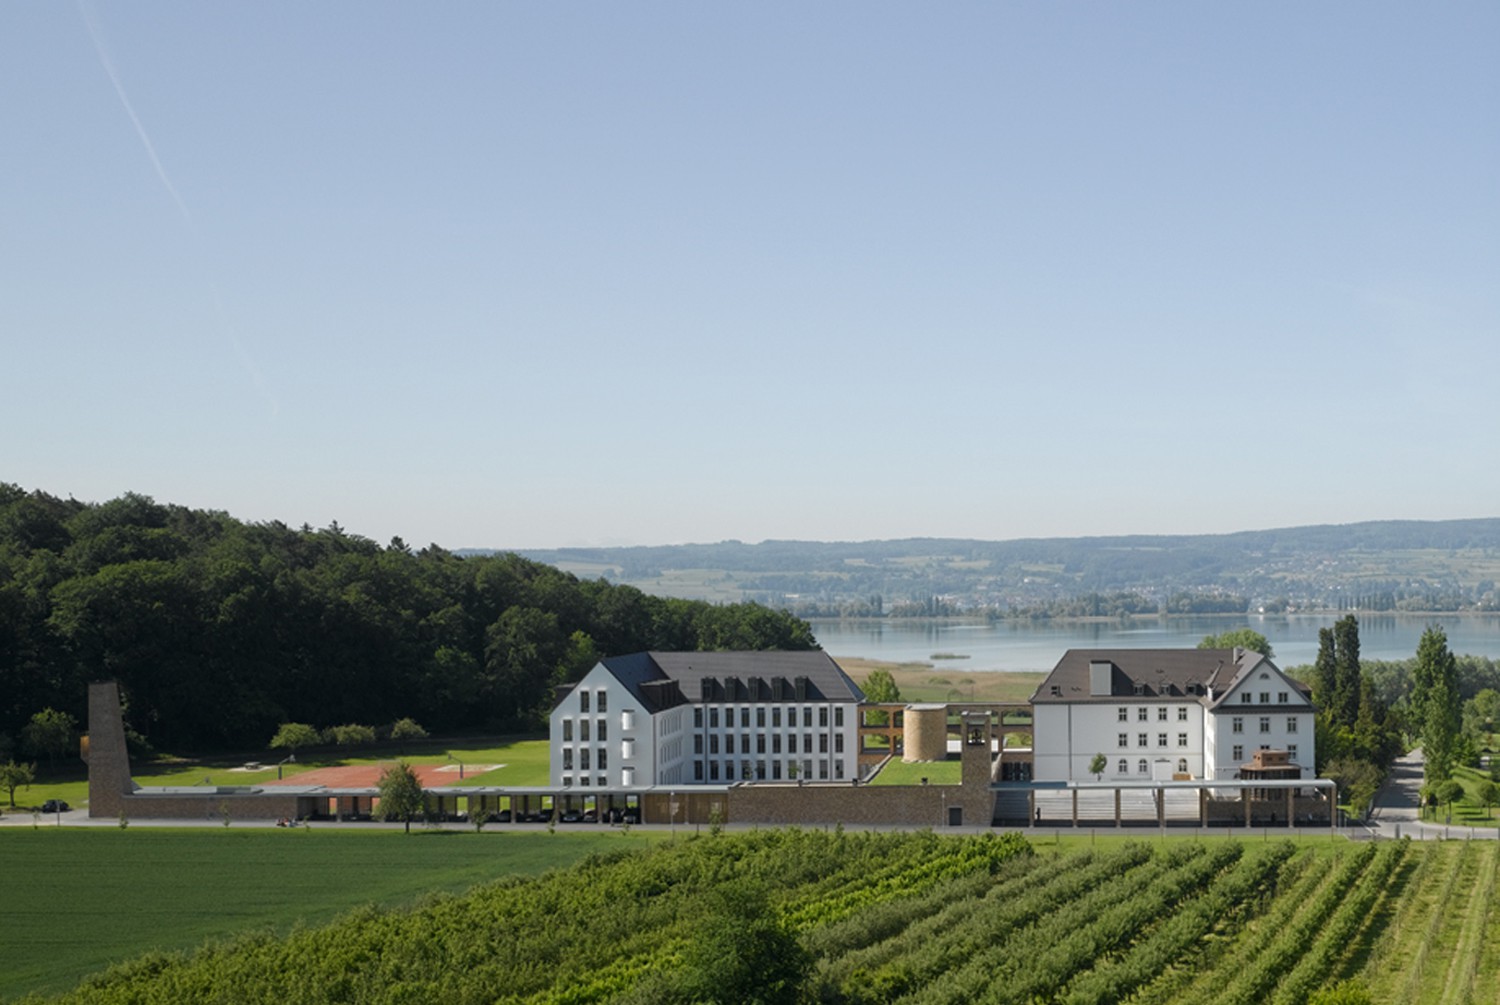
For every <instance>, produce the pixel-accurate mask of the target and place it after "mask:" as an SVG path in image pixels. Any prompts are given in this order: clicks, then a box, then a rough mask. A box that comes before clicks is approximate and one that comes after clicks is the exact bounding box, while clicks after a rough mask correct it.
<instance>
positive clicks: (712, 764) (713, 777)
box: [708, 761, 719, 782]
mask: <svg viewBox="0 0 1500 1005" xmlns="http://www.w3.org/2000/svg"><path fill="white" fill-rule="evenodd" d="M708 780H709V781H710V782H717V781H718V780H719V762H718V761H709V762H708Z"/></svg>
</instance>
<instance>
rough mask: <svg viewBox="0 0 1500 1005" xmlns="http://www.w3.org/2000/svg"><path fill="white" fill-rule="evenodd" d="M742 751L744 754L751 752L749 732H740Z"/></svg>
mask: <svg viewBox="0 0 1500 1005" xmlns="http://www.w3.org/2000/svg"><path fill="white" fill-rule="evenodd" d="M740 753H742V754H748V753H750V734H749V733H741V734H740Z"/></svg>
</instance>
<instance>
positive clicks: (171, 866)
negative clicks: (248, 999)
mask: <svg viewBox="0 0 1500 1005" xmlns="http://www.w3.org/2000/svg"><path fill="white" fill-rule="evenodd" d="M653 837H659V836H657V835H648V834H646V833H645V832H642V831H634V832H631V833H628V834H625V833H621V832H620V831H618V830H609V831H603V832H596V833H588V834H571V833H563V832H558V833H556V834H548V833H546V832H545V831H540V830H539V831H538V832H536V833H515V832H503V831H497V830H492V831H486V832H485V833H483V834H474V833H468V832H442V831H417V832H413V833H412V834H409V835H407V834H403V833H401V832H399V831H384V830H381V831H355V830H346V829H340V830H335V829H333V828H322V829H320V828H318V827H316V826H314V827H313V828H312V829H311V830H276V829H274V828H267V829H265V830H245V829H240V828H229V829H223V828H215V829H208V830H203V829H175V828H174V829H151V828H147V827H141V826H134V827H131V828H130V829H129V830H123V831H122V830H117V829H96V828H89V829H83V828H78V829H74V828H67V827H63V828H56V827H41V828H37V829H33V828H30V827H25V826H17V825H16V824H10V825H7V826H6V828H5V829H3V830H0V875H4V876H5V877H6V878H7V883H6V886H7V889H6V897H5V909H4V910H3V911H0V946H3V947H4V951H3V952H0V997H3V998H10V997H13V996H17V995H21V994H26V993H28V992H32V991H48V992H51V991H60V990H64V989H66V988H68V987H71V986H72V985H73V984H75V983H76V982H77V981H78V980H79V978H81V977H83V976H84V975H86V974H89V973H92V972H94V971H97V970H100V969H103V968H104V967H106V966H108V965H110V964H111V963H114V962H116V961H119V960H122V959H126V958H128V957H132V956H138V955H140V954H141V953H143V952H146V951H147V950H152V949H164V950H172V949H190V948H193V947H195V946H198V945H200V944H201V943H203V942H204V941H206V940H209V939H219V938H224V937H226V936H230V935H233V934H235V933H238V932H243V931H247V930H257V929H266V928H271V929H275V930H277V931H282V932H284V931H287V930H289V929H290V928H291V927H292V926H294V925H296V924H297V923H299V922H306V923H309V924H319V923H323V922H326V921H329V920H331V919H332V918H334V917H336V916H338V915H340V914H343V913H345V912H347V911H349V910H350V909H352V908H355V907H357V906H359V905H361V904H368V903H377V904H386V905H394V904H402V903H409V902H413V901H415V900H416V899H417V898H419V897H421V896H422V895H424V894H427V893H432V892H458V891H462V890H465V889H468V888H469V887H471V886H474V885H475V884H477V883H482V882H485V881H486V880H491V879H495V878H498V877H501V876H506V875H513V874H534V873H539V872H542V871H544V870H546V869H549V868H553V867H555V866H565V865H570V864H572V863H573V862H576V861H578V860H579V859H581V858H583V857H585V856H587V855H589V854H593V853H595V852H607V851H611V850H616V849H624V848H636V847H641V846H643V845H644V844H645V843H646V842H647V841H648V840H651V839H652V838H653Z"/></svg>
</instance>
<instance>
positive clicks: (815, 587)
mask: <svg viewBox="0 0 1500 1005" xmlns="http://www.w3.org/2000/svg"><path fill="white" fill-rule="evenodd" d="M473 553H483V550H480V549H474V550H473ZM518 554H521V555H523V556H525V557H527V558H531V559H535V560H537V561H541V562H546V563H548V564H551V565H556V566H558V567H560V568H562V569H565V570H568V571H570V572H574V573H576V574H578V575H580V576H583V577H586V578H600V577H602V578H605V579H608V580H609V581H610V582H613V583H623V584H629V585H632V586H636V587H638V588H640V589H642V590H644V591H646V592H649V593H655V594H661V595H666V596H679V597H687V598H691V599H702V600H721V601H735V600H755V601H759V602H761V603H764V604H768V605H770V606H774V607H786V608H788V609H790V610H792V611H794V612H796V613H799V614H802V615H804V616H808V617H813V616H832V615H885V616H900V615H933V614H937V615H943V614H965V613H974V614H978V613H986V614H989V615H991V616H1029V617H1039V616H1079V615H1117V614H1127V613H1155V612H1158V611H1160V612H1167V613H1174V612H1181V613H1205V612H1214V611H1222V612H1226V613H1228V612H1234V611H1244V610H1260V609H1265V610H1268V611H1277V610H1286V609H1305V608H1319V609H1343V608H1358V609H1360V610H1389V611H1403V610H1404V611H1457V610H1497V609H1500V596H1497V594H1496V589H1495V583H1496V580H1497V579H1500V519H1477V520H1432V521H1425V520H1383V521H1372V522H1368V523H1354V524H1342V525H1324V526H1313V527H1288V528H1283V529H1279V530H1257V531H1242V532H1239V533H1234V534H1199V535H1133V536H1126V537H1080V538H1033V539H1024V540H1014V541H974V540H964V539H952V538H908V539H904V540H895V541H859V542H824V541H764V542H762V543H760V544H744V543H742V542H739V541H724V542H720V543H718V544H686V545H662V546H648V547H632V548H557V549H551V550H530V549H527V550H521V551H519V552H518Z"/></svg>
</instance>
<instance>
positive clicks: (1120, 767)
mask: <svg viewBox="0 0 1500 1005" xmlns="http://www.w3.org/2000/svg"><path fill="white" fill-rule="evenodd" d="M1115 771H1116V772H1118V773H1119V774H1122V775H1128V774H1130V762H1129V761H1127V760H1125V758H1123V757H1122V758H1120V763H1119V764H1116V765H1115Z"/></svg>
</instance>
